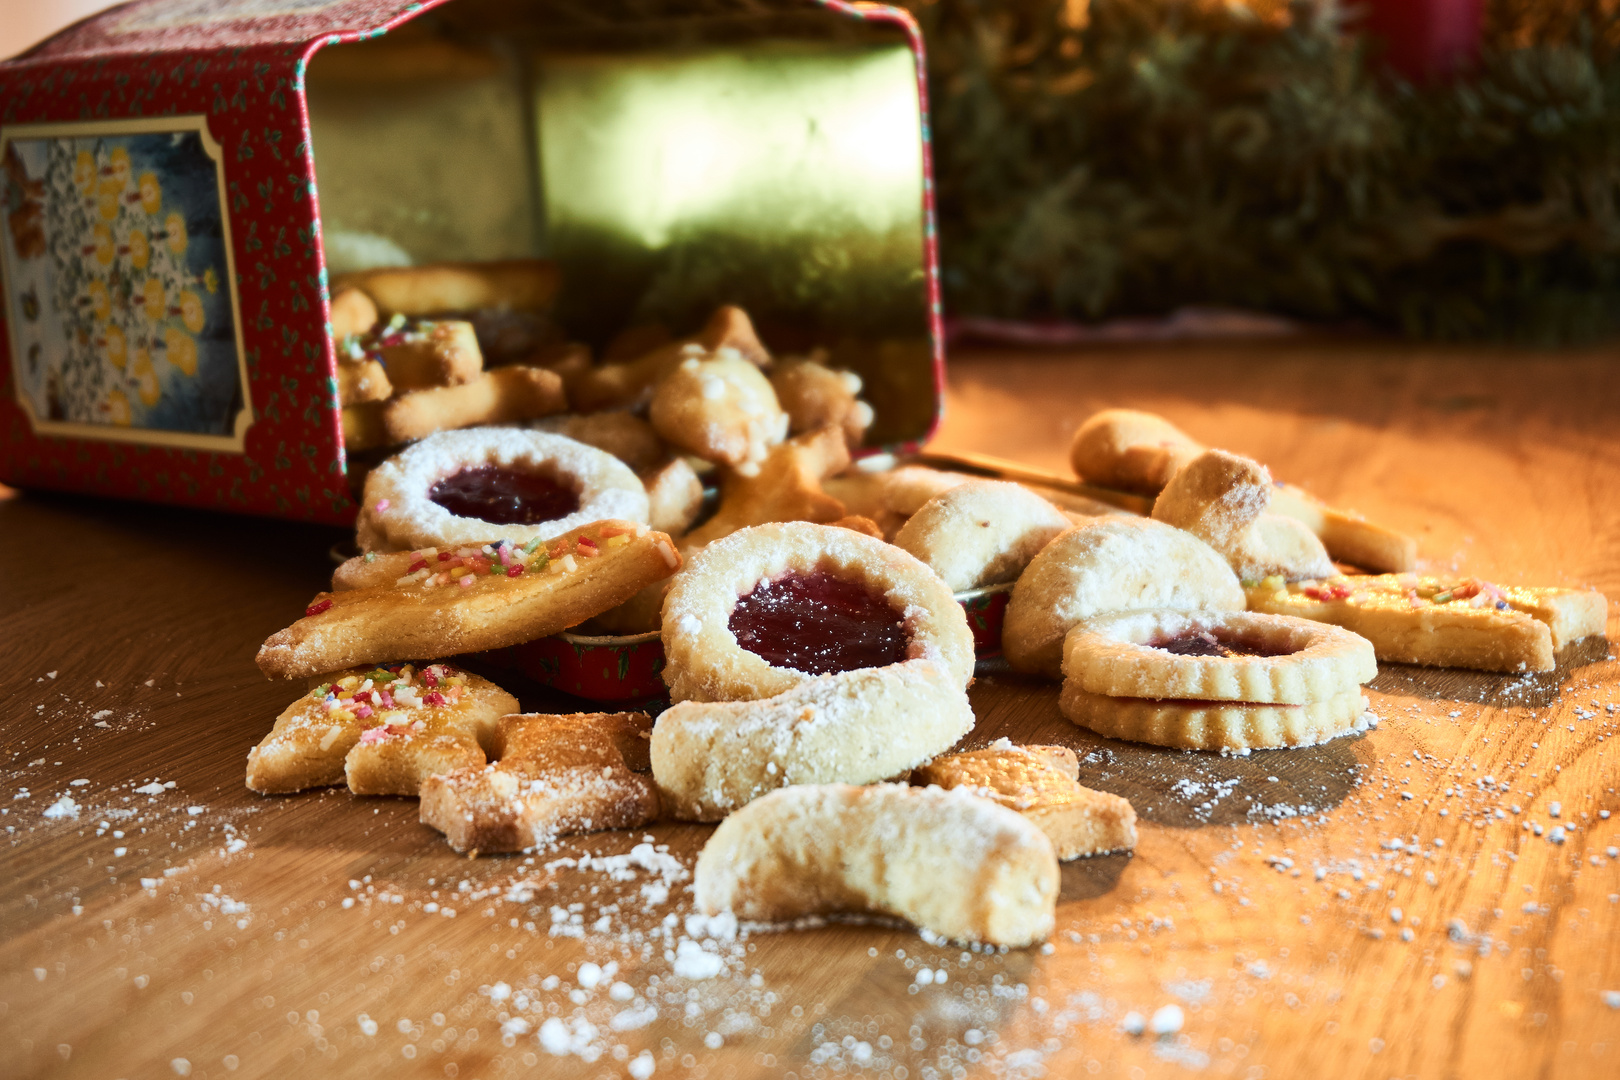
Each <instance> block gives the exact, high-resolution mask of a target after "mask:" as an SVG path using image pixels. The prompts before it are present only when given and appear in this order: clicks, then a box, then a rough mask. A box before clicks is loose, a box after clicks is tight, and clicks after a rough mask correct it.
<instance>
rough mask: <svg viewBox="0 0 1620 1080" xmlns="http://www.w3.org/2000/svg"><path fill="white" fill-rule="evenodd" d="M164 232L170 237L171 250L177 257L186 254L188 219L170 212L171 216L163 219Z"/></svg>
mask: <svg viewBox="0 0 1620 1080" xmlns="http://www.w3.org/2000/svg"><path fill="white" fill-rule="evenodd" d="M163 231H164V232H165V233H167V234H168V237H169V250H170V251H172V252H174V253H175V254H176V255H184V254H185V253H186V219H185V218H183V217H181V216H180V214H179V213H178V212H177V211H170V212H169V216H168V217H166V218H164V219H163Z"/></svg>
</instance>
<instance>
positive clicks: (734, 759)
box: [652, 620, 973, 821]
mask: <svg viewBox="0 0 1620 1080" xmlns="http://www.w3.org/2000/svg"><path fill="white" fill-rule="evenodd" d="M668 626H669V623H668V621H667V620H666V621H665V629H666V630H667V629H668ZM972 729H973V709H972V707H971V706H970V705H969V704H968V699H967V693H966V692H965V691H964V690H963V689H962V687H961V684H960V682H959V681H958V680H957V678H956V675H955V673H953V672H949V671H946V670H944V668H943V667H942V666H941V665H940V664H939V663H938V662H937V661H935V660H922V659H918V660H907V661H904V662H902V663H898V664H890V665H888V666H887V667H871V668H860V669H857V670H854V671H843V672H837V673H835V674H830V675H815V676H810V677H808V678H804V679H802V680H801V681H800V682H799V683H797V684H796V685H794V686H793V687H792V688H791V689H789V690H787V691H785V692H783V693H781V694H778V695H776V696H775V697H769V698H764V699H762V700H755V701H728V702H698V701H684V702H680V703H678V704H675V705H672V706H670V707H669V708H668V709H666V710H665V711H664V712H663V714H662V715H660V716H659V717H658V724H657V726H655V727H654V728H653V736H652V768H653V777H654V778H655V779H656V780H657V781H658V790H659V793H660V795H661V796H662V798H663V800H664V808H665V810H666V811H667V812H669V813H671V814H674V815H675V816H676V817H679V818H685V819H689V820H693V821H719V820H720V819H721V818H723V817H725V816H726V815H727V814H729V813H731V812H732V811H733V810H735V809H737V807H739V806H742V805H743V804H745V803H747V802H750V801H751V800H753V799H757V798H759V797H760V796H761V795H763V794H765V793H766V792H768V791H774V790H775V789H777V788H779V787H785V786H787V785H789V784H830V783H834V782H841V783H851V784H870V783H875V782H877V781H879V780H886V779H888V778H890V777H894V776H898V775H900V774H901V773H903V772H905V771H906V770H907V769H913V768H916V767H917V766H918V765H921V764H922V763H923V762H925V761H927V760H929V759H930V758H932V757H934V756H935V755H936V754H940V753H943V752H945V751H946V750H949V749H950V748H951V746H952V745H954V744H955V742H956V741H957V740H958V739H960V738H961V737H962V736H964V735H966V734H967V733H968V732H969V731H971V730H972Z"/></svg>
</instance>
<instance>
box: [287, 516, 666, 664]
mask: <svg viewBox="0 0 1620 1080" xmlns="http://www.w3.org/2000/svg"><path fill="white" fill-rule="evenodd" d="M378 563H381V564H382V566H381V567H378V566H376V565H375V564H378ZM680 565H681V557H680V556H679V555H678V554H676V552H675V548H674V545H673V544H671V543H670V540H669V537H667V536H665V535H664V534H663V533H657V532H652V531H651V530H649V529H648V528H647V527H646V526H645V525H640V524H638V523H636V522H631V521H598V522H595V523H593V524H591V525H587V526H585V527H584V528H581V529H575V530H573V531H571V532H568V533H565V534H563V535H562V536H560V537H557V538H556V539H555V540H549V541H540V540H536V541H533V542H532V543H531V544H529V545H524V546H522V547H519V546H517V545H514V544H507V543H505V542H502V543H500V544H486V545H484V546H483V547H469V548H459V549H449V550H443V551H440V550H437V549H423V550H419V551H413V552H401V553H396V554H393V555H380V556H377V557H376V558H374V559H372V560H371V565H369V566H368V564H367V561H366V559H365V558H364V557H362V558H361V559H360V560H359V561H358V565H357V566H356V567H355V568H354V570H353V572H352V573H349V574H344V575H343V576H344V577H345V578H346V579H347V580H349V581H355V580H357V579H358V580H362V581H372V580H376V577H372V576H369V575H376V576H377V577H386V576H387V575H388V574H390V573H397V574H398V576H397V577H396V578H395V579H394V581H393V583H392V584H377V585H364V586H361V587H357V588H351V589H346V590H341V591H337V592H331V593H321V594H320V595H318V596H316V597H315V599H314V601H312V602H311V603H310V605H309V607H308V608H307V609H306V610H305V612H304V617H303V618H302V619H299V620H298V621H297V622H295V623H293V624H292V625H291V626H289V627H288V628H287V629H285V630H282V631H279V632H278V633H275V634H272V635H271V636H270V637H269V638H268V639H267V640H266V641H265V643H264V645H263V646H262V647H261V648H260V649H259V656H258V664H259V670H261V671H263V672H264V673H265V674H266V675H269V676H272V677H279V678H284V679H292V678H307V677H309V676H311V675H317V674H320V673H321V672H323V671H334V670H336V669H338V668H343V667H349V666H351V665H354V664H365V663H378V662H381V661H383V660H388V659H394V658H405V659H411V660H425V659H436V658H438V657H442V656H451V655H454V654H456V653H464V652H481V651H483V650H486V649H500V648H504V647H506V646H508V645H516V644H519V643H521V642H525V641H532V640H533V639H535V638H537V637H546V636H548V635H550V634H555V633H557V632H558V631H561V630H566V629H568V628H569V627H570V626H574V625H576V624H578V623H581V622H583V621H584V620H586V619H588V618H590V617H591V616H592V615H595V614H598V613H599V612H602V611H606V610H607V609H608V608H611V607H614V606H616V605H618V604H622V603H623V602H624V601H626V600H628V599H629V598H630V597H632V596H634V595H635V594H636V593H637V592H639V591H641V590H642V589H643V588H645V587H646V586H648V585H650V584H652V583H653V582H655V581H659V580H661V579H663V578H665V577H668V576H669V575H670V574H672V573H674V571H675V570H676V569H677V568H678V567H679V566H680ZM342 570H343V568H341V567H340V568H339V573H340V574H342ZM363 575H365V576H363Z"/></svg>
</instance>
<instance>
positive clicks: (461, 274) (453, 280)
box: [332, 259, 560, 316]
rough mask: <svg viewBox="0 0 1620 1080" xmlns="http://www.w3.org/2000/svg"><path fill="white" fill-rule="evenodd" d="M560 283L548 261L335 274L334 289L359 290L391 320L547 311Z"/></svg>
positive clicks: (500, 261)
mask: <svg viewBox="0 0 1620 1080" xmlns="http://www.w3.org/2000/svg"><path fill="white" fill-rule="evenodd" d="M559 281H560V276H559V274H558V271H557V264H556V263H553V262H550V261H548V260H545V259H495V260H490V261H487V262H444V263H429V264H425V265H422V266H388V267H382V268H379V269H376V270H360V271H357V272H354V273H349V274H337V275H335V276H334V277H333V278H332V288H333V291H334V292H335V293H336V292H341V291H342V290H343V289H345V288H355V289H359V290H361V291H362V292H364V293H366V294H367V295H368V296H370V297H371V298H372V299H373V300H375V301H376V302H377V306H378V307H380V308H381V309H382V310H383V311H385V312H388V313H389V314H390V315H393V314H399V315H413V316H414V315H449V314H457V313H464V312H472V311H478V310H480V309H482V308H495V309H505V310H511V309H518V310H533V309H537V308H545V307H548V306H550V304H551V301H552V299H553V298H554V297H555V296H556V294H557V286H558V283H559Z"/></svg>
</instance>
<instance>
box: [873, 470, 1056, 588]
mask: <svg viewBox="0 0 1620 1080" xmlns="http://www.w3.org/2000/svg"><path fill="white" fill-rule="evenodd" d="M1068 527H1069V519H1068V518H1067V517H1065V516H1064V515H1063V512H1062V511H1060V510H1059V509H1058V508H1057V507H1055V506H1053V505H1052V504H1051V503H1049V502H1047V501H1046V500H1045V499H1043V498H1041V497H1040V496H1039V495H1037V494H1035V493H1034V492H1033V491H1030V490H1029V489H1028V488H1026V487H1022V486H1020V485H1018V484H1010V483H1007V482H1006V481H1004V480H969V481H968V482H967V483H965V484H958V485H957V486H956V487H953V488H950V489H948V490H946V491H943V492H941V493H940V494H938V495H936V496H934V497H933V498H932V499H929V500H928V501H927V502H926V503H924V504H923V505H922V508H921V509H919V510H918V511H917V512H916V513H915V514H913V515H912V516H911V519H910V520H909V521H907V522H906V523H905V525H903V526H901V528H900V531H899V532H898V533H896V534H895V537H894V544H895V546H896V547H899V548H903V549H904V550H906V551H909V552H911V553H912V554H913V555H915V556H917V558H919V559H921V560H922V561H923V562H925V563H927V564H928V565H929V566H930V567H932V568H933V570H934V572H935V573H937V574H938V575H939V576H940V577H941V578H943V579H944V581H945V584H947V585H949V586H950V587H951V588H952V589H953V590H955V591H956V592H962V591H964V590H967V589H977V588H980V587H981V586H984V585H999V584H1001V583H1002V582H1006V581H1012V580H1014V579H1016V578H1017V577H1018V575H1019V574H1021V573H1023V571H1024V567H1026V566H1028V565H1029V561H1030V560H1031V559H1033V558H1034V557H1035V555H1036V553H1037V552H1039V551H1040V550H1041V548H1043V547H1045V546H1046V545H1047V544H1049V543H1051V541H1052V539H1053V538H1054V537H1055V536H1057V535H1058V534H1059V533H1061V532H1063V531H1064V530H1065V529H1067V528H1068Z"/></svg>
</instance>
